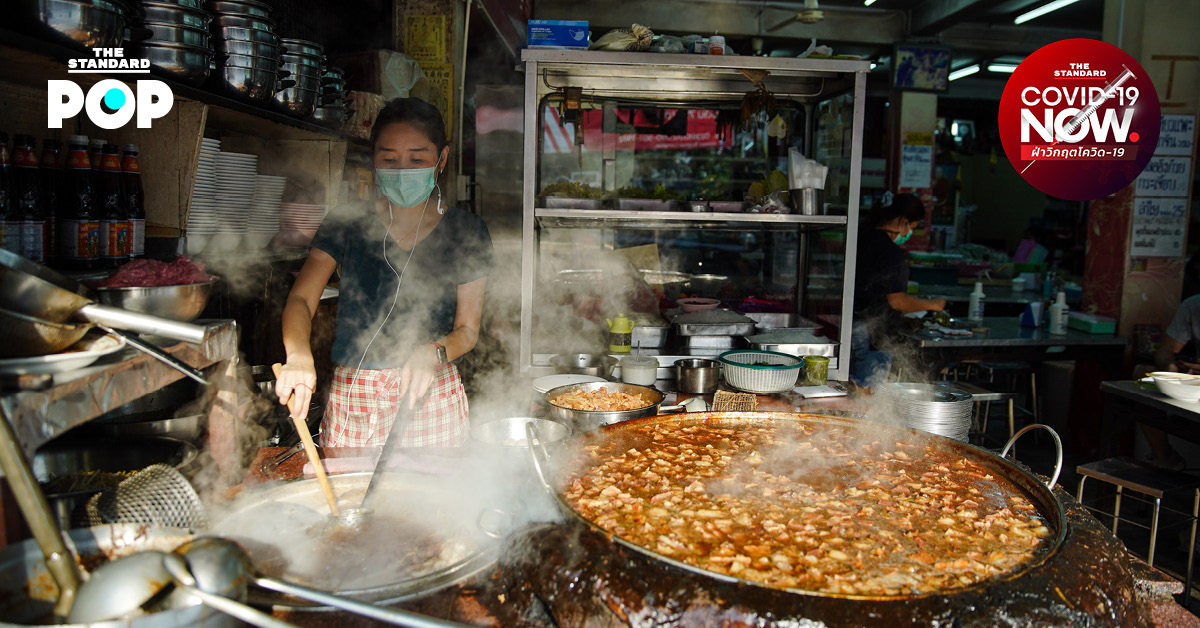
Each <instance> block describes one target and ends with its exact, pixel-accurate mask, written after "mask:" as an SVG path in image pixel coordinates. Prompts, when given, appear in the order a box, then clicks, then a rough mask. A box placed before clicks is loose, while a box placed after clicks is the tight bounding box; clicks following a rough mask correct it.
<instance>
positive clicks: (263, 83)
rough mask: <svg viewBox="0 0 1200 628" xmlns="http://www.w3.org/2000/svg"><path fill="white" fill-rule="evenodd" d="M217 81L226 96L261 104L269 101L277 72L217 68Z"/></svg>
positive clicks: (226, 67)
mask: <svg viewBox="0 0 1200 628" xmlns="http://www.w3.org/2000/svg"><path fill="white" fill-rule="evenodd" d="M216 76H217V79H216V80H217V81H218V85H219V87H220V89H221V90H222V91H223V92H225V93H226V94H228V95H230V96H233V97H234V98H239V99H241V100H244V101H246V102H250V103H254V104H259V105H261V104H263V103H265V102H268V101H269V100H271V95H272V94H274V93H275V91H276V83H277V81H278V80H279V74H278V72H275V71H272V70H261V69H259V70H256V69H254V68H243V67H238V66H234V65H225V66H222V67H220V68H217V71H216Z"/></svg>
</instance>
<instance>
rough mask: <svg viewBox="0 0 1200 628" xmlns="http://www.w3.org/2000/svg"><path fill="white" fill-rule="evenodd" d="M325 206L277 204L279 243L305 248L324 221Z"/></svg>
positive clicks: (326, 207)
mask: <svg viewBox="0 0 1200 628" xmlns="http://www.w3.org/2000/svg"><path fill="white" fill-rule="evenodd" d="M326 209H328V206H327V205H306V204H304V203H280V204H279V235H280V241H281V242H282V243H283V244H284V245H286V246H307V245H308V243H309V242H311V241H312V238H313V236H314V235H316V234H317V227H320V226H321V221H322V220H324V219H325V211H326Z"/></svg>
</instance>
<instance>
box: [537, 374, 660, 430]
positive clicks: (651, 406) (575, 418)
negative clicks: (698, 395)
mask: <svg viewBox="0 0 1200 628" xmlns="http://www.w3.org/2000/svg"><path fill="white" fill-rule="evenodd" d="M600 389H605V390H608V391H609V392H610V393H613V392H621V393H626V394H629V395H633V396H635V397H641V398H642V401H644V402H646V405H644V406H642V407H640V408H634V409H632V410H614V411H601V410H576V409H574V408H568V407H566V406H562V405H559V404H558V403H557V400H558V398H559V397H561V396H563V395H566V394H568V393H571V392H573V391H576V390H578V391H582V392H585V393H586V392H592V391H596V390H600ZM663 397H664V395H663V393H662V391H661V390H658V389H657V388H651V387H650V386H638V385H636V384H623V383H620V382H587V383H584V384H567V385H566V386H559V387H558V388H551V389H550V390H548V391H546V402H547V403H548V404H549V405H550V417H551V418H553V419H555V420H558V421H561V422H563V423H566V424H567V425H569V426H571V427H572V428H574V429H575V430H576V431H579V432H590V431H592V430H596V429H599V428H601V427H603V426H605V425H611V424H613V423H620V422H622V421H628V420H630V419H637V418H641V417H647V416H654V415H656V414H658V413H659V411H660V410H682V409H683V406H662V402H663ZM660 406H662V407H660Z"/></svg>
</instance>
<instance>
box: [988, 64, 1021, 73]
mask: <svg viewBox="0 0 1200 628" xmlns="http://www.w3.org/2000/svg"><path fill="white" fill-rule="evenodd" d="M987 69H988V72H1008V73H1012V72H1013V71H1015V70H1016V69H1017V65H1016V64H1015V63H989V64H988V67H987Z"/></svg>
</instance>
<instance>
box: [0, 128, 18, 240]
mask: <svg viewBox="0 0 1200 628" xmlns="http://www.w3.org/2000/svg"><path fill="white" fill-rule="evenodd" d="M0 248H4V249H7V250H9V251H12V252H13V253H16V254H17V255H20V254H21V221H20V219H19V218H17V217H16V214H14V213H13V199H12V164H11V163H10V161H9V157H8V134H7V133H4V132H0Z"/></svg>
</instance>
